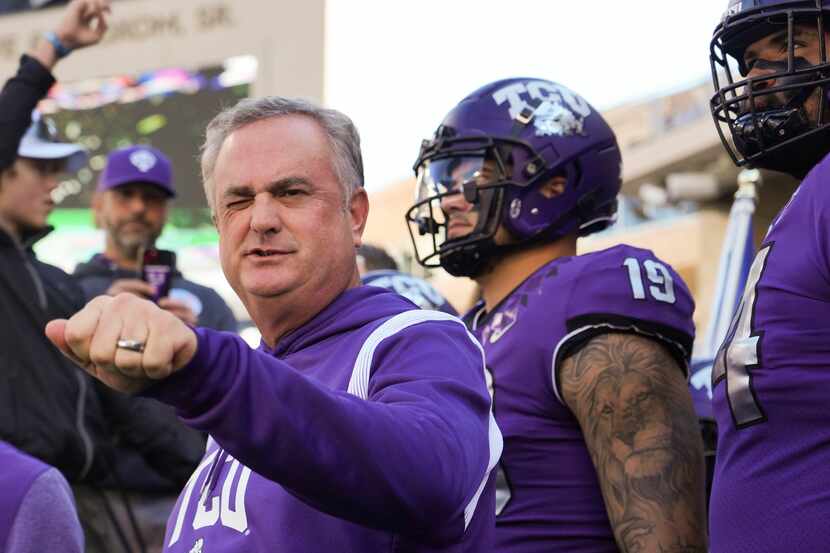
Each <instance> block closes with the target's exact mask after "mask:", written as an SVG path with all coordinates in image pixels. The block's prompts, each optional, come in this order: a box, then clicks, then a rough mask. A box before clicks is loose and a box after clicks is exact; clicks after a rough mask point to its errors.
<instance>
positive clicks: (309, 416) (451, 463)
mask: <svg viewBox="0 0 830 553" xmlns="http://www.w3.org/2000/svg"><path fill="white" fill-rule="evenodd" d="M202 169H203V176H204V180H205V188H206V192H207V197H208V202H209V203H210V206H211V208H212V209H213V213H214V220H215V222H216V226H217V228H218V230H219V248H220V258H221V262H222V268H223V270H224V272H225V275H226V277H227V279H228V281H229V282H230V283H231V285H232V286H233V288H234V290H235V291H236V293H237V294H238V295H239V296H240V298H241V299H242V301H243V303H244V304H245V306H246V307H247V309H248V312H249V313H250V314H251V317H252V319H253V320H254V321H255V323H256V325H257V327H258V328H259V330H260V332H261V334H262V338H263V345H262V346H261V347H260V348H259V350H257V351H254V350H252V349H250V348H249V347H248V346H247V345H246V344H245V343H244V342H243V341H242V340H241V339H240V338H238V337H236V336H234V335H231V334H228V333H220V332H215V331H211V330H207V329H201V328H197V329H195V330H194V329H191V328H190V327H188V326H186V325H185V324H184V323H182V322H181V321H180V320H179V319H177V318H176V317H175V316H173V315H172V314H170V313H168V312H166V311H163V310H161V309H159V308H158V307H157V306H156V305H154V304H152V303H150V302H148V301H146V300H141V299H138V298H136V297H135V296H133V295H119V296H116V297H114V298H112V297H99V298H96V299H95V300H93V301H92V302H90V303H89V304H88V305H87V307H86V308H85V309H84V310H83V311H82V312H81V313H78V314H77V315H75V316H74V317H72V319H71V320H69V321H52V322H51V323H50V324H49V326H47V328H46V332H47V334H48V335H49V337H50V338H51V339H52V341H53V342H54V343H55V344H56V345H58V347H60V348H61V349H62V350H63V351H64V353H65V354H67V355H68V356H70V357H71V358H72V359H74V360H75V361H76V362H77V363H78V364H79V365H81V366H82V367H84V368H85V369H86V370H87V371H88V372H89V373H90V374H93V375H94V376H96V377H97V378H99V379H100V380H101V381H103V382H104V383H106V384H107V385H109V386H111V387H113V388H116V389H118V390H121V391H126V392H143V393H145V394H146V395H149V396H152V397H155V398H157V399H159V400H161V401H164V402H166V403H168V404H171V405H174V406H175V407H176V408H177V410H178V413H179V416H180V417H181V418H182V419H183V420H184V421H185V422H186V423H188V424H190V425H191V426H194V427H196V428H199V429H201V430H204V431H206V432H209V433H210V435H211V437H212V439H211V440H209V442H208V448H207V451H206V453H205V457H204V459H203V461H202V463H201V464H200V466H199V467H198V468H197V469H196V472H194V474H193V476H192V478H191V479H190V481H189V482H188V484H187V486H186V487H185V489H184V490H183V492H182V494H181V495H180V497H179V502H178V504H177V506H176V508H175V509H174V511H173V513H172V515H171V517H170V519H169V521H168V525H167V535H166V538H165V543H166V551H169V552H181V553H186V552H189V551H202V550H205V551H207V550H210V551H212V552H217V553H219V552H221V553H228V552H236V551H239V552H241V551H245V552H259V551H262V552H266V551H268V552H271V551H280V552H283V553H301V552H302V553H305V552H309V551H338V552H341V553H365V552H367V551H373V552H381V551H388V552H391V551H401V552H403V551H407V552H411V553H422V552H423V553H426V552H431V553H435V552H442V553H450V552H452V553H462V552H465V553H467V552H468V553H473V552H482V551H489V550H490V547H491V535H492V532H493V520H494V505H495V503H494V501H495V500H494V488H493V478H492V477H491V470H492V469H493V467H494V466H495V464H496V462H497V460H498V457H499V455H500V453H501V435H500V433H499V431H498V428H497V427H496V426H495V422H494V421H493V419H492V416H491V414H490V399H489V395H488V393H487V387H486V384H485V381H484V363H483V361H484V360H483V357H482V353H481V349H480V346H479V345H478V343H477V342H476V341H475V340H474V339H472V338H471V337H470V336H469V334H468V333H467V331H466V329H465V327H464V325H463V323H462V322H461V321H460V320H458V319H457V318H455V317H452V316H450V315H446V314H444V313H440V312H436V311H426V310H420V309H417V308H416V307H415V306H414V305H413V304H411V303H409V302H407V301H406V300H404V299H403V298H401V297H400V296H398V295H396V294H393V293H391V292H389V291H387V290H385V289H382V288H378V287H373V286H359V282H360V279H359V277H358V271H357V262H356V256H355V248H356V247H357V246H358V245H360V242H361V235H362V233H363V227H364V225H365V223H366V217H367V215H368V209H369V205H368V199H367V195H366V192H365V190H364V189H363V187H362V180H363V179H362V164H361V160H360V148H359V140H358V136H357V132H356V130H355V129H354V127H353V126H352V124H351V121H349V120H348V118H346V117H345V116H343V115H342V114H340V113H338V112H334V111H331V110H325V109H321V108H318V107H316V106H314V105H312V104H309V103H306V102H301V101H291V100H285V99H282V98H265V99H262V100H248V101H243V102H242V103H241V104H239V105H238V106H236V107H235V108H231V109H230V110H228V111H226V112H223V113H221V114H220V115H219V116H218V117H217V118H216V119H215V120H214V121H213V122H212V123H211V124H210V126H209V127H208V132H207V142H206V144H205V148H204V153H203V158H202ZM151 385H152V386H151Z"/></svg>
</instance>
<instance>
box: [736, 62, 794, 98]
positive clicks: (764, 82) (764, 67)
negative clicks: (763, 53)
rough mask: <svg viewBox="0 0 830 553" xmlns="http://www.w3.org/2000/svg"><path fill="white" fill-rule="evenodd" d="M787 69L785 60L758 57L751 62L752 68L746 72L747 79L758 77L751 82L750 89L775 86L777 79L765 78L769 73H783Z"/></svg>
mask: <svg viewBox="0 0 830 553" xmlns="http://www.w3.org/2000/svg"><path fill="white" fill-rule="evenodd" d="M786 70H787V61H786V60H784V61H769V60H764V59H759V60H757V61H756V62H755V63H753V64H752V69H750V70H749V72H748V73H747V74H746V78H747V80H749V79H758V80H757V81H755V82H753V83H752V90H754V91H756V92H757V91H761V90H766V89H768V88H770V87H772V86H775V83H776V82H777V79H767V78H764V77H768V76H770V75H774V74H775V73H783V72H784V71H786Z"/></svg>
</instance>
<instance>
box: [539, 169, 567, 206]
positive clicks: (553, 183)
mask: <svg viewBox="0 0 830 553" xmlns="http://www.w3.org/2000/svg"><path fill="white" fill-rule="evenodd" d="M567 187H568V179H567V178H566V177H565V175H554V176H552V177H551V178H550V179H548V180H547V181H545V182H544V183H543V184H542V186H540V187H539V193H540V194H542V196H544V197H545V199H547V200H551V199H553V198H556V197H557V196H560V195H562V194H563V193H564V192H565V190H566V189H567Z"/></svg>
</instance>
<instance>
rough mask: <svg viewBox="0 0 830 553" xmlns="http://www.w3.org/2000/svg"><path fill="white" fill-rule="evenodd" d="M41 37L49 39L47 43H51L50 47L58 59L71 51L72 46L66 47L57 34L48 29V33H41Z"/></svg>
mask: <svg viewBox="0 0 830 553" xmlns="http://www.w3.org/2000/svg"><path fill="white" fill-rule="evenodd" d="M43 38H45V39H46V40H47V41H49V44H51V45H52V48H54V49H55V55H56V56H57V58H58V59H61V58H65V57H66V56H68V55H69V54H70V52H72V48H67V47H66V46H64V44H63V43H62V42H61V40H60V39H59V38H58V35H56V34H55V33H53V32H52V31H49V32H48V33H44V34H43Z"/></svg>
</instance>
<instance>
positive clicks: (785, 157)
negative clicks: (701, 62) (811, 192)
mask: <svg viewBox="0 0 830 553" xmlns="http://www.w3.org/2000/svg"><path fill="white" fill-rule="evenodd" d="M806 4H809V3H805V5H806ZM805 29H811V30H812V31H813V32H814V33H816V35H817V40H818V49H819V60H818V62H817V63H811V62H810V61H808V60H807V59H805V58H804V57H801V56H800V55H799V52H797V51H796V44H797V39H798V37H799V36H800V34H802V33H805ZM824 30H825V27H824V18H823V12H822V11H821V9H820V8H816V7H815V4H813V5H812V6H801V7H795V8H792V7H791V8H790V9H787V10H780V9H779V10H778V11H776V12H775V13H772V14H770V13H768V12H767V11H765V10H759V11H758V12H757V13H753V14H747V15H743V16H740V17H739V18H738V20H737V21H733V20H730V19H729V18H727V19H725V20H724V22H723V23H722V24H721V25H720V26H719V27H718V29H717V30H716V31H715V35H714V37H713V39H712V43H711V49H710V60H711V66H712V78H713V81H714V85H715V89H716V90H717V92H716V94H715V95H714V96H713V97H712V100H711V109H712V115H713V117H714V119H715V123H716V127H717V129H718V133H719V135H720V137H721V140H722V141H723V144H724V146H725V147H726V149H727V151H728V152H729V154H730V156H731V157H732V159H733V161H734V162H735V163H736V164H737V165H739V166H743V165H750V166H753V167H760V168H767V169H773V170H777V171H782V172H785V173H789V174H792V175H794V176H797V177H803V176H804V175H806V173H807V172H808V171H809V170H810V168H812V167H813V166H814V165H815V164H816V163H818V161H820V160H821V158H822V157H823V156H824V155H825V154H826V153H827V152H828V151H830V143H828V138H830V113H828V106H827V102H828V100H827V90H828V86H830V64H828V63H827V49H826V44H825V42H826V40H825V35H824ZM765 37H771V38H772V37H774V40H776V41H778V40H780V41H781V45H782V48H786V53H787V55H786V58H785V59H781V60H778V61H770V60H765V59H758V60H755V61H754V62H753V66H754V67H756V68H758V69H762V70H765V71H769V73H765V74H762V75H760V76H755V77H747V75H748V74H749V72H750V71H751V70H752V67H748V66H747V64H746V60H745V58H744V56H745V53H746V51H747V49H748V48H749V47H750V45H752V44H753V43H755V42H756V41H758V40H761V39H763V38H765ZM736 73H737V74H739V75H740V76H741V78H739V79H737V80H736V79H735V74H736Z"/></svg>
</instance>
